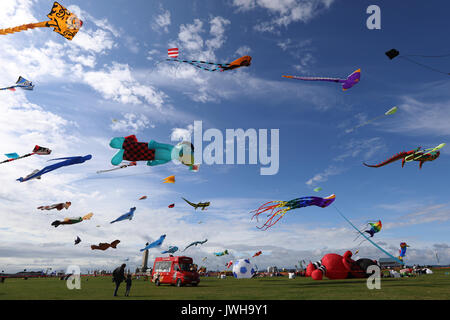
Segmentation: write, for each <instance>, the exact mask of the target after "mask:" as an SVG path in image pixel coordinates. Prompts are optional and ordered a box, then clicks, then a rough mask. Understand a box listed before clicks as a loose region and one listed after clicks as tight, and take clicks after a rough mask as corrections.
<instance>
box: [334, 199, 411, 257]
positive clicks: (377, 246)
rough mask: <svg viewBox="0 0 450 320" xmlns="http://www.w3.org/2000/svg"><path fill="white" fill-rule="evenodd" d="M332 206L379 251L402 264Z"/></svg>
mask: <svg viewBox="0 0 450 320" xmlns="http://www.w3.org/2000/svg"><path fill="white" fill-rule="evenodd" d="M334 208H335V209H336V211H337V212H338V213H339V215H340V216H341V217H342V218H344V220H345V221H347V222H348V223H349V224H350V225H351V226H352V227H353V228H354V229H355V230H356V231H358V232H359V233H360V234H361V235H362V236H363V237H364V238H365V239H366V240H367V241H369V242H370V243H371V244H373V245H374V246H375V247H376V248H378V249H380V250H381V251H383V252H384V253H385V254H387V255H388V256H389V257H391V258H392V259H394V260H396V261H397V262H399V263H400V264H402V265H403V264H404V262H403V261H401V260H400V259H398V258H397V257H394V256H393V255H392V254H390V253H389V252H387V251H386V250H384V249H383V248H381V247H380V246H379V245H377V244H376V243H375V242H373V241H372V240H370V239H369V238H368V237H366V235H365V234H364V233H362V232H361V231H360V230H359V229H358V228H357V227H355V225H354V224H353V223H352V222H351V221H350V220H348V219H347V218H346V217H345V216H344V215H343V214H342V212H341V211H340V210H339V209H338V208H337V207H336V206H335V205H334Z"/></svg>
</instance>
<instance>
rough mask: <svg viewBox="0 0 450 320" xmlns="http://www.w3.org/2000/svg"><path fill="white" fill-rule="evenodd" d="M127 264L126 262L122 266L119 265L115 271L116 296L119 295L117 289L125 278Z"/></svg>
mask: <svg viewBox="0 0 450 320" xmlns="http://www.w3.org/2000/svg"><path fill="white" fill-rule="evenodd" d="M126 266H127V265H126V264H125V263H124V264H122V265H121V266H120V267H117V268H116V269H114V271H113V282H114V283H115V284H116V290H114V296H115V297H117V290H118V289H119V286H120V284H121V283H122V281H124V280H125V267H126Z"/></svg>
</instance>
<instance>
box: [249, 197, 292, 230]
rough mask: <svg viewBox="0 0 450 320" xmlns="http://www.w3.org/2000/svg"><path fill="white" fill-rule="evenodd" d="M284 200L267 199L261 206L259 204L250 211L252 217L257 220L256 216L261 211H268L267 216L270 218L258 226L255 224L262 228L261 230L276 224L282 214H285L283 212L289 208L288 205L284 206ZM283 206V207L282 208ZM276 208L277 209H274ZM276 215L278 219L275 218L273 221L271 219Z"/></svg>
mask: <svg viewBox="0 0 450 320" xmlns="http://www.w3.org/2000/svg"><path fill="white" fill-rule="evenodd" d="M286 203H287V202H286V201H269V202H267V203H265V204H263V205H262V206H260V207H259V208H258V209H256V210H254V211H252V213H254V214H253V217H252V220H253V218H255V217H256V220H257V221H258V216H259V215H260V214H261V213H264V212H267V211H270V212H269V216H270V218H269V219H267V221H266V222H265V223H264V224H263V225H262V226H261V227H258V226H256V227H257V228H258V229H262V230H267V229H268V228H270V227H271V226H273V225H274V224H276V223H277V222H278V221H279V220H280V219H281V218H283V216H284V215H285V213H286V212H287V211H288V210H290V207H285V206H286ZM283 207H284V208H283ZM276 209H278V210H276ZM276 216H278V219H276V220H275V221H273V219H274V218H275V217H276Z"/></svg>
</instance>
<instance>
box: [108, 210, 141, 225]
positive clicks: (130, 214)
mask: <svg viewBox="0 0 450 320" xmlns="http://www.w3.org/2000/svg"><path fill="white" fill-rule="evenodd" d="M135 211H136V207H133V208H130V211H128V212H127V213H125V214H123V215H121V216H120V217H118V218H117V219H116V220H114V221H111V223H114V222H118V221H123V220H127V219H128V220H131V219H133V216H134V212H135Z"/></svg>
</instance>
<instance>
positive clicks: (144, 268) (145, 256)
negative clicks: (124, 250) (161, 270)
mask: <svg viewBox="0 0 450 320" xmlns="http://www.w3.org/2000/svg"><path fill="white" fill-rule="evenodd" d="M145 245H146V246H148V242H147V243H146V244H145ZM147 269H148V250H145V251H144V253H143V255H142V265H141V270H140V271H141V272H146V271H147Z"/></svg>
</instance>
